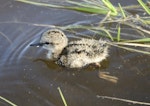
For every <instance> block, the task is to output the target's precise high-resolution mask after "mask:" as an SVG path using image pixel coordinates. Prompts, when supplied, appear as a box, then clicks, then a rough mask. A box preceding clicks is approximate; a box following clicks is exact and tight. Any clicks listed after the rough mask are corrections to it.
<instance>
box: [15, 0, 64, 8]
mask: <svg viewBox="0 0 150 106" xmlns="http://www.w3.org/2000/svg"><path fill="white" fill-rule="evenodd" d="M15 1H19V2H23V3H27V4H32V5H37V6H45V7H52V8H63V6H58V5H53V4H46V3H40V2H34V1H30V0H15Z"/></svg>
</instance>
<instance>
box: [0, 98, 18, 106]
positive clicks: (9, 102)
mask: <svg viewBox="0 0 150 106" xmlns="http://www.w3.org/2000/svg"><path fill="white" fill-rule="evenodd" d="M0 99H2V100H3V101H5V102H7V103H8V104H10V105H12V106H17V105H16V104H14V103H12V102H11V101H9V100H8V99H5V98H4V97H2V96H0Z"/></svg>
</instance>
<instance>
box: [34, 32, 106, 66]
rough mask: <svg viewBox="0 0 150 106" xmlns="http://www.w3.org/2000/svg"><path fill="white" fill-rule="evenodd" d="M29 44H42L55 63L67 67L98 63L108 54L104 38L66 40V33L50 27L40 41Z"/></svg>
mask: <svg viewBox="0 0 150 106" xmlns="http://www.w3.org/2000/svg"><path fill="white" fill-rule="evenodd" d="M31 46H43V47H44V48H45V49H47V50H48V54H47V57H48V58H49V59H51V60H54V61H55V62H56V63H57V64H59V65H61V66H65V67H69V68H81V67H84V66H86V65H88V64H91V63H95V64H99V63H100V62H101V61H102V60H104V59H105V58H106V57H107V56H108V47H109V46H108V44H107V41H104V40H101V39H100V40H94V39H87V38H82V39H80V40H76V41H70V42H68V38H67V37H66V35H65V34H64V33H63V32H62V31H60V30H58V29H51V30H48V31H46V32H45V33H43V35H42V37H41V40H40V43H37V44H31Z"/></svg>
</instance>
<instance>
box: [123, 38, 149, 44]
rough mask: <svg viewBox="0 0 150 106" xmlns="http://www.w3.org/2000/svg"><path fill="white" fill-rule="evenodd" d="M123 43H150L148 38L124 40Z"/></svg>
mask: <svg viewBox="0 0 150 106" xmlns="http://www.w3.org/2000/svg"><path fill="white" fill-rule="evenodd" d="M123 42H135V43H150V38H142V39H136V40H125V41H123Z"/></svg>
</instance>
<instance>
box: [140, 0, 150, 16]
mask: <svg viewBox="0 0 150 106" xmlns="http://www.w3.org/2000/svg"><path fill="white" fill-rule="evenodd" d="M137 1H138V2H139V4H140V5H141V6H142V7H143V8H144V10H145V11H146V12H147V13H148V14H149V15H150V9H149V7H148V6H146V4H145V3H144V2H143V1H142V0H137Z"/></svg>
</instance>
